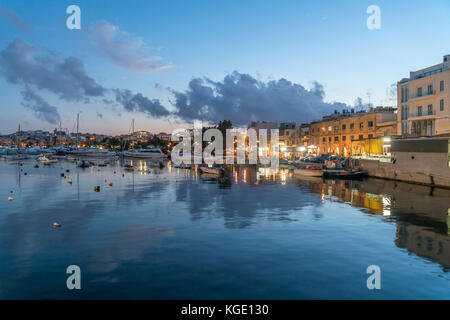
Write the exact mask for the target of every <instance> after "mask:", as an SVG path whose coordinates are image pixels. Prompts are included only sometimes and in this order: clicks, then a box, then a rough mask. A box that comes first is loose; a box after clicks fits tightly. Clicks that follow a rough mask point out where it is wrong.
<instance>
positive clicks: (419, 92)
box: [417, 88, 422, 97]
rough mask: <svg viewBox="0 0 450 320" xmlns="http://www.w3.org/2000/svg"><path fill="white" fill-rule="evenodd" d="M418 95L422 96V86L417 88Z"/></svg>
mask: <svg viewBox="0 0 450 320" xmlns="http://www.w3.org/2000/svg"><path fill="white" fill-rule="evenodd" d="M417 96H418V97H421V96H422V88H417Z"/></svg>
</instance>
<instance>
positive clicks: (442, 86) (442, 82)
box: [439, 80, 444, 91]
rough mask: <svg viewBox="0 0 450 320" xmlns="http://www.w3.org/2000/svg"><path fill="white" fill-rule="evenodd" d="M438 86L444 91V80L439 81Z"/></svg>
mask: <svg viewBox="0 0 450 320" xmlns="http://www.w3.org/2000/svg"><path fill="white" fill-rule="evenodd" d="M439 87H440V90H441V91H444V80H442V81H441V82H440V83H439Z"/></svg>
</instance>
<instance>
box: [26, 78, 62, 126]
mask: <svg viewBox="0 0 450 320" xmlns="http://www.w3.org/2000/svg"><path fill="white" fill-rule="evenodd" d="M21 94H22V98H23V101H22V103H21V104H22V106H24V107H26V108H28V109H30V110H32V111H33V114H34V116H35V117H36V118H38V119H39V120H42V121H45V122H48V123H51V124H57V123H58V122H60V121H61V117H60V115H59V113H58V110H57V109H56V107H54V106H52V105H50V104H48V103H47V101H45V100H44V99H43V98H42V97H41V96H39V95H38V94H37V93H35V92H34V91H33V90H32V89H31V88H30V87H29V86H25V90H24V91H22V92H21Z"/></svg>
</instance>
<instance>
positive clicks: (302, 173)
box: [294, 169, 323, 177]
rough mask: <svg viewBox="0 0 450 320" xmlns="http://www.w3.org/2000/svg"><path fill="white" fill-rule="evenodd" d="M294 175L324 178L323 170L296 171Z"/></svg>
mask: <svg viewBox="0 0 450 320" xmlns="http://www.w3.org/2000/svg"><path fill="white" fill-rule="evenodd" d="M294 174H295V175H299V176H305V177H322V176H323V172H322V170H309V169H294Z"/></svg>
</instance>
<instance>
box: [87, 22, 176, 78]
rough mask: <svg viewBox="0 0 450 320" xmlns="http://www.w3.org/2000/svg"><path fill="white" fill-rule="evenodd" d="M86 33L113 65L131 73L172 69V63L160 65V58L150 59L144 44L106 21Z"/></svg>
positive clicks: (95, 24) (89, 28) (93, 25)
mask: <svg viewBox="0 0 450 320" xmlns="http://www.w3.org/2000/svg"><path fill="white" fill-rule="evenodd" d="M87 30H88V31H87V33H88V35H89V37H90V38H91V39H92V41H93V43H94V45H95V46H96V47H97V48H98V49H99V50H100V51H101V52H102V53H103V54H104V55H105V56H106V57H108V58H109V59H110V60H111V61H112V62H113V63H114V64H116V65H117V66H119V67H121V68H123V69H127V70H130V71H133V72H139V73H147V72H153V71H158V70H161V69H167V68H172V67H173V65H172V63H170V62H168V63H161V62H160V60H161V58H160V57H152V56H150V55H149V54H148V53H147V52H146V50H145V47H146V45H145V43H144V42H143V41H142V40H141V39H139V38H135V37H133V36H131V35H130V34H128V33H127V32H124V31H121V30H120V29H119V27H117V26H115V25H113V24H110V23H109V22H106V21H101V22H96V23H93V24H91V25H90V26H89V27H88V29H87Z"/></svg>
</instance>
